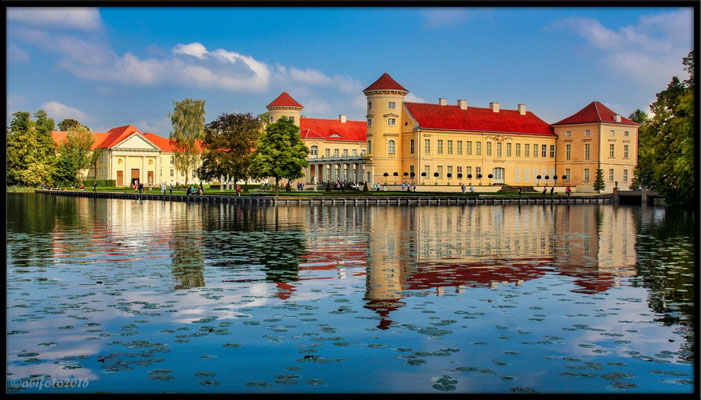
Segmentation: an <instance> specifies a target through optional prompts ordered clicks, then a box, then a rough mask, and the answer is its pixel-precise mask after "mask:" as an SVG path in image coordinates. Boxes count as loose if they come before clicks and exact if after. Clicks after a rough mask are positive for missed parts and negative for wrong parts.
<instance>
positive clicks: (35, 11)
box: [7, 7, 103, 30]
mask: <svg viewBox="0 0 701 400" xmlns="http://www.w3.org/2000/svg"><path fill="white" fill-rule="evenodd" d="M7 19H8V21H16V22H20V23H23V24H27V25H35V26H47V27H51V28H59V29H63V28H73V29H82V30H97V29H101V28H102V26H103V23H102V17H101V16H100V11H99V10H98V9H96V8H78V7H10V8H8V9H7Z"/></svg>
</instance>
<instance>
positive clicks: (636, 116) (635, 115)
mask: <svg viewBox="0 0 701 400" xmlns="http://www.w3.org/2000/svg"><path fill="white" fill-rule="evenodd" d="M628 119H629V120H631V121H635V122H637V123H639V124H642V123H643V122H645V120H647V114H645V111H643V110H641V109H639V108H638V109H636V110H635V111H633V112H632V113H631V114H630V115H629V116H628Z"/></svg>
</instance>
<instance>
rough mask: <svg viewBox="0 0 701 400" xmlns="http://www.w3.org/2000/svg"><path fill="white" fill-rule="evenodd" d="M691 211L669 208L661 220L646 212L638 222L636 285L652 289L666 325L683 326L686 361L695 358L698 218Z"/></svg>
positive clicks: (652, 297)
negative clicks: (695, 227)
mask: <svg viewBox="0 0 701 400" xmlns="http://www.w3.org/2000/svg"><path fill="white" fill-rule="evenodd" d="M695 217H696V216H695V214H694V213H693V212H691V211H688V210H683V209H673V208H668V209H666V210H665V212H664V214H663V217H662V218H661V219H658V220H657V219H656V218H655V210H654V209H653V210H648V212H643V213H642V215H641V218H640V219H637V220H636V222H637V223H638V224H639V226H638V233H639V235H638V241H637V246H636V250H637V252H638V256H639V262H638V263H637V266H636V268H637V270H638V275H639V276H640V280H638V281H636V282H635V283H634V285H635V286H638V284H639V283H642V286H643V287H645V288H647V289H649V290H650V295H649V297H648V306H649V307H650V308H651V309H652V310H653V311H655V312H656V313H659V314H662V316H661V317H659V318H658V319H657V321H660V322H662V323H664V325H679V327H680V330H681V331H682V335H683V336H684V337H685V338H686V339H687V342H686V343H684V344H682V349H684V350H686V351H685V352H684V354H682V358H683V359H685V360H688V361H692V360H693V357H694V353H695V351H694V314H695V305H694V278H695V274H694V219H695Z"/></svg>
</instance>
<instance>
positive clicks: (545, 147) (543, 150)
mask: <svg viewBox="0 0 701 400" xmlns="http://www.w3.org/2000/svg"><path fill="white" fill-rule="evenodd" d="M540 150H541V151H540V155H541V156H543V158H545V157H547V156H548V145H547V144H543V145H541V146H540Z"/></svg>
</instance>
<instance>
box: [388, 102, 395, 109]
mask: <svg viewBox="0 0 701 400" xmlns="http://www.w3.org/2000/svg"><path fill="white" fill-rule="evenodd" d="M387 108H397V103H395V102H393V101H388V102H387Z"/></svg>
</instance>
